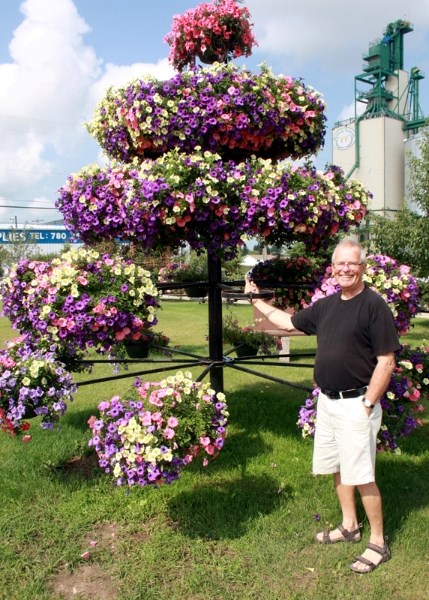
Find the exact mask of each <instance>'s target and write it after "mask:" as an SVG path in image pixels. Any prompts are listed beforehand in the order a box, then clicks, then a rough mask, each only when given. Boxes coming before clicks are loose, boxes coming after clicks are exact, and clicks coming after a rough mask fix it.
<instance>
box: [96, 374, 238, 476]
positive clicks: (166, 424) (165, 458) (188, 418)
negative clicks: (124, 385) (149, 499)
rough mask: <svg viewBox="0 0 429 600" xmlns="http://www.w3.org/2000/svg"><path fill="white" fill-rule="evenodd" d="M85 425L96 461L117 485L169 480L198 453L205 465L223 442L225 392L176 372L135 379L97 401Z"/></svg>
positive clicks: (225, 418) (224, 431)
mask: <svg viewBox="0 0 429 600" xmlns="http://www.w3.org/2000/svg"><path fill="white" fill-rule="evenodd" d="M98 408H99V410H100V417H99V418H96V417H91V418H90V420H89V426H90V428H91V430H92V439H91V440H90V442H89V445H90V446H92V447H94V448H95V450H96V452H97V454H98V457H99V465H100V467H101V468H102V469H104V471H105V472H106V473H110V474H112V476H113V478H114V480H115V481H116V483H117V485H123V484H126V485H128V486H132V485H140V486H144V485H147V484H152V485H158V484H160V483H171V482H172V481H174V480H175V479H177V478H178V477H179V474H180V471H181V470H182V469H183V467H185V466H186V465H187V464H189V463H190V462H191V461H192V460H193V459H194V458H196V457H197V455H199V454H203V455H204V460H203V464H204V465H206V464H207V463H208V458H210V457H211V458H214V457H216V456H217V455H218V453H219V451H220V450H221V448H222V447H223V444H224V440H225V437H226V424H227V418H228V411H227V406H226V404H225V396H224V394H222V393H220V392H219V393H217V394H216V393H215V391H214V390H213V389H211V388H210V385H209V384H208V383H205V384H203V383H201V382H194V381H193V380H192V374H191V373H189V372H185V373H183V372H181V371H179V372H178V373H176V374H175V375H172V376H169V377H167V378H166V379H164V380H163V381H160V382H146V383H142V382H141V381H140V380H138V379H137V380H136V382H135V386H134V389H133V390H132V391H130V393H129V394H128V396H127V397H126V398H123V399H122V398H120V397H119V396H114V397H113V398H112V399H111V400H110V401H108V402H102V403H101V404H100V405H99V407H98Z"/></svg>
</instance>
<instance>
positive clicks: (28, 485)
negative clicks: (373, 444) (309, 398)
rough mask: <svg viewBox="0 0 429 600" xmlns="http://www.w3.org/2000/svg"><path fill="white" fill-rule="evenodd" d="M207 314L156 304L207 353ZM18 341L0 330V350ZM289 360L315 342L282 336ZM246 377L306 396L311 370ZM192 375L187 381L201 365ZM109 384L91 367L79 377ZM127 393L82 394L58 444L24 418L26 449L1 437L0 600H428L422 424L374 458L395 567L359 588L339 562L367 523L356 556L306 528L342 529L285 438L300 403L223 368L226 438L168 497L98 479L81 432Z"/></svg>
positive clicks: (428, 523)
mask: <svg viewBox="0 0 429 600" xmlns="http://www.w3.org/2000/svg"><path fill="white" fill-rule="evenodd" d="M207 310H208V309H207V305H206V304H198V303H197V302H167V301H166V302H164V303H163V310H162V311H161V313H160V315H159V316H160V329H161V330H162V331H163V332H164V333H165V334H167V335H168V336H170V337H171V340H172V344H174V345H177V346H178V347H179V348H180V349H181V350H183V351H185V352H191V353H197V354H202V355H206V354H207V341H206V335H207ZM230 310H233V311H234V312H236V314H237V315H238V316H239V318H240V320H242V322H243V323H246V322H247V321H249V320H250V319H251V309H250V307H249V306H244V305H243V306H241V305H240V306H238V305H234V306H233V307H232V308H231V309H230ZM13 335H14V332H13V331H12V330H11V329H10V327H9V325H8V322H7V321H5V320H4V319H2V320H0V338H2V339H8V338H10V337H12V336H13ZM423 339H426V340H429V319H416V320H415V327H414V329H413V330H412V331H411V332H410V334H409V335H408V336H407V341H409V342H410V343H412V344H415V345H418V344H421V343H422V340H423ZM291 348H292V352H293V353H298V352H300V351H302V350H304V351H306V352H309V351H312V350H314V339H313V338H293V339H292V342H291ZM182 358H183V357H182ZM266 362H268V361H266ZM277 365H278V366H277ZM152 366H153V367H154V368H155V367H156V365H155V364H154V365H151V367H152ZM158 366H161V365H158ZM162 366H165V365H164V364H163V365H162ZM133 368H134V370H138V369H139V367H138V366H136V367H133ZM254 368H255V369H256V368H258V369H261V370H263V371H264V373H267V374H271V375H274V376H275V377H278V378H281V379H284V380H288V381H291V382H293V383H295V384H298V385H302V386H310V385H311V369H309V368H297V367H292V366H290V365H288V364H287V363H281V364H280V363H277V361H276V366H269V365H268V364H266V365H264V366H262V367H254ZM191 370H192V372H193V373H194V376H197V375H198V374H199V373H200V372H201V367H193V368H192V369H191ZM111 373H112V371H111V368H110V367H109V366H106V365H97V366H96V368H95V369H94V372H93V373H92V375H90V376H88V374H80V375H79V376H77V379H78V380H79V381H81V382H82V381H85V380H88V379H90V380H91V381H94V380H95V379H97V378H100V377H106V376H109V375H110V374H111ZM151 377H152V378H154V379H159V378H162V375H153V376H151ZM132 381H133V379H132V378H127V379H119V380H116V381H106V382H104V383H91V385H82V386H81V387H80V388H79V391H78V393H77V394H76V398H75V402H73V403H72V404H71V405H70V407H69V409H68V411H67V413H66V415H65V416H64V417H63V419H62V420H61V428H60V430H59V431H54V432H49V431H42V430H41V429H39V427H38V424H37V420H35V421H34V422H33V423H32V427H31V430H30V431H31V433H32V436H33V437H32V440H31V442H30V443H28V444H23V443H22V442H21V441H19V440H17V439H11V438H9V437H6V436H5V435H3V436H1V437H0V481H1V487H0V507H1V508H0V531H1V541H0V565H1V567H0V590H1V591H0V597H1V598H4V599H5V600H6V599H8V600H12V599H16V600H18V599H19V600H36V599H37V600H48V599H49V600H57V599H58V600H59V599H62V598H66V599H69V598H81V599H89V598H91V600H98V599H99V600H116V599H117V600H140V599H141V600H143V599H144V600H155V599H156V600H167V599H168V600H207V599H209V600H223V599H225V600H229V599H244V600H247V599H249V600H250V599H258V600H259V599H261V600H281V599H285V600H289V599H291V600H294V599H301V598H302V599H304V598H305V599H308V598H310V599H312V598H315V599H316V598H317V599H322V600H325V599H326V600H331V599H338V600H346V599H352V598H353V599H361V598H362V599H364V598H365V599H371V600H372V599H374V600H384V599H386V600H387V599H390V598H395V599H399V600H408V599H410V600H411V599H422V600H423V599H424V598H427V579H426V577H427V572H428V568H429V556H428V551H427V539H426V535H425V532H426V531H428V530H429V478H428V473H429V426H428V424H427V423H428V418H427V416H426V424H425V426H424V427H422V428H420V429H419V430H418V431H417V432H415V433H414V434H413V435H412V436H411V437H410V438H409V439H407V440H405V441H404V443H403V444H402V448H401V449H402V453H401V454H387V453H383V454H380V455H379V456H378V462H377V477H378V482H379V485H380V488H381V490H382V494H383V499H384V513H385V521H386V532H387V534H388V536H389V543H390V545H391V548H392V560H391V561H390V562H388V563H387V564H386V565H383V566H382V568H380V569H378V570H377V571H375V572H374V573H372V574H371V575H366V576H361V575H356V574H354V573H352V572H351V571H350V570H349V568H348V565H349V563H350V562H351V560H352V558H353V557H354V556H355V555H356V554H359V553H360V552H361V551H362V550H363V549H364V546H365V541H366V540H367V536H368V527H367V526H366V525H367V524H366V523H365V521H364V530H363V541H362V543H360V544H356V545H353V546H351V545H348V544H336V545H333V546H320V545H318V544H316V543H315V542H314V535H315V533H316V532H317V531H319V530H321V529H323V528H325V527H326V526H329V525H336V524H337V523H338V522H339V521H340V519H341V516H340V513H339V510H338V506H337V503H336V500H335V497H334V494H333V489H332V481H331V479H330V478H324V477H320V478H313V477H312V476H311V473H310V464H311V452H312V442H311V441H310V440H304V439H303V438H302V437H301V434H300V431H299V430H298V428H297V426H296V421H297V413H298V410H299V407H300V405H301V403H302V402H303V400H304V399H305V397H306V396H305V392H303V391H302V390H300V389H292V388H290V387H289V386H287V385H281V384H278V383H273V382H270V381H267V380H264V379H261V378H259V377H256V376H254V375H249V374H246V373H241V372H238V371H236V370H235V369H230V368H228V369H225V393H226V395H227V401H228V405H229V410H230V426H229V434H228V437H227V440H226V444H225V448H224V449H223V451H222V452H221V453H220V455H219V457H218V459H217V460H216V461H215V462H214V463H212V464H211V465H210V466H209V467H207V468H203V467H202V466H201V465H200V464H192V465H190V466H189V467H188V469H187V470H185V472H184V473H183V475H182V476H181V478H180V479H179V480H178V481H177V482H175V483H173V484H172V485H171V486H164V487H160V488H158V489H152V488H150V489H149V488H142V489H132V490H131V491H129V490H127V489H125V488H121V487H119V488H118V487H115V486H114V485H112V482H111V481H110V479H109V478H108V476H106V475H103V474H102V473H101V472H100V471H99V470H98V468H97V466H96V464H95V461H94V457H93V455H92V454H91V452H90V450H89V449H88V448H87V442H88V439H89V437H90V435H89V429H88V427H87V424H86V422H87V419H88V418H89V417H90V416H91V415H92V414H96V407H97V404H98V403H99V402H100V401H101V400H102V399H106V398H110V397H111V396H113V395H114V394H117V393H119V394H120V393H122V392H123V391H124V390H125V389H126V388H127V387H128V386H129V385H131V383H132ZM361 515H362V518H363V512H362V511H361ZM319 519H320V520H319Z"/></svg>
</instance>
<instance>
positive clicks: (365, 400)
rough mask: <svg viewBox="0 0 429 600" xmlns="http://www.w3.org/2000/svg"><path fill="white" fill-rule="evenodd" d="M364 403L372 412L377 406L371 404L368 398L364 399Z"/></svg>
mask: <svg viewBox="0 0 429 600" xmlns="http://www.w3.org/2000/svg"><path fill="white" fill-rule="evenodd" d="M362 402H363V404H364V406H366V407H367V408H370V409H371V410H372V409H373V408H374V406H375V404H371V401H370V400H368V398H365V397H364V398H362Z"/></svg>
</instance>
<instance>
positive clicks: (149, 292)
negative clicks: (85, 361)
mask: <svg viewBox="0 0 429 600" xmlns="http://www.w3.org/2000/svg"><path fill="white" fill-rule="evenodd" d="M157 294H158V293H157V290H156V288H155V286H154V285H153V283H152V281H151V278H150V273H149V272H148V271H145V270H144V269H143V268H142V267H140V266H138V265H135V264H134V263H131V262H128V261H123V260H121V259H120V258H115V257H113V256H111V255H109V254H104V255H100V254H99V253H98V252H97V251H95V250H92V249H88V248H79V249H74V250H71V251H70V252H66V253H64V254H62V255H61V256H60V257H58V258H55V259H53V260H52V261H50V262H39V261H32V260H29V259H25V260H23V261H21V262H20V263H19V264H18V265H17V266H15V267H14V268H12V269H11V271H10V272H9V274H8V276H7V277H5V278H4V279H3V281H2V284H1V297H2V301H3V313H4V315H6V316H7V317H9V319H10V320H11V322H12V326H13V327H14V328H16V329H18V330H20V331H21V332H29V331H31V332H32V335H33V338H34V339H36V338H37V337H40V338H47V339H48V340H49V341H50V342H54V343H56V344H57V345H58V347H61V346H68V347H70V345H71V344H72V345H73V346H74V347H75V348H78V349H81V350H85V349H86V348H89V347H94V348H95V349H96V350H98V351H101V352H107V351H109V350H110V349H111V347H112V346H113V345H114V344H115V343H117V342H120V341H122V340H124V339H138V338H139V337H140V336H141V335H142V332H143V331H144V330H146V329H147V328H150V327H151V326H152V325H155V324H156V322H157V321H156V316H155V311H156V308H157V306H158V302H157Z"/></svg>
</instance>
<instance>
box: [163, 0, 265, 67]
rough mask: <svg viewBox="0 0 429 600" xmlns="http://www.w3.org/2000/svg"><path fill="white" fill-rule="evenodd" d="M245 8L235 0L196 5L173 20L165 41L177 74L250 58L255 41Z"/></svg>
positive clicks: (216, 0) (248, 14)
mask: <svg viewBox="0 0 429 600" xmlns="http://www.w3.org/2000/svg"><path fill="white" fill-rule="evenodd" d="M249 19H250V13H249V10H248V9H247V8H246V7H244V6H243V7H239V6H237V4H236V3H235V2H234V0H214V2H211V3H210V4H208V3H202V4H199V5H198V6H197V7H196V8H193V9H190V10H187V11H186V12H185V13H183V14H182V15H175V16H174V17H173V28H172V31H170V32H169V33H168V34H167V35H166V36H165V38H164V41H166V42H167V43H168V44H169V45H170V47H171V49H170V54H169V57H168V58H169V61H170V62H171V63H172V65H173V66H174V67H175V68H176V69H177V70H179V71H181V70H182V69H184V68H186V67H187V66H193V65H195V57H196V56H199V57H200V58H201V60H202V61H204V62H213V61H215V60H218V61H225V60H230V59H232V58H239V57H240V56H250V54H251V53H252V46H254V45H255V44H256V40H255V38H254V36H253V33H252V30H251V25H252V24H251V23H250V21H249Z"/></svg>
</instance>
